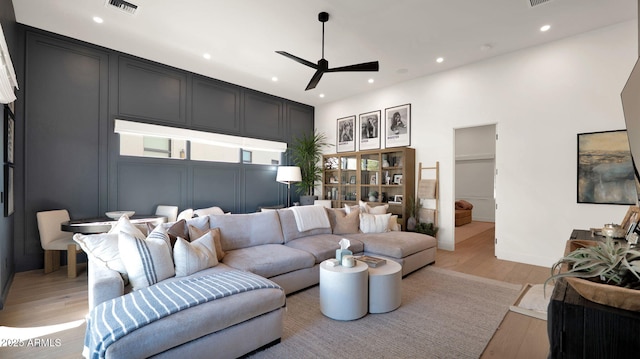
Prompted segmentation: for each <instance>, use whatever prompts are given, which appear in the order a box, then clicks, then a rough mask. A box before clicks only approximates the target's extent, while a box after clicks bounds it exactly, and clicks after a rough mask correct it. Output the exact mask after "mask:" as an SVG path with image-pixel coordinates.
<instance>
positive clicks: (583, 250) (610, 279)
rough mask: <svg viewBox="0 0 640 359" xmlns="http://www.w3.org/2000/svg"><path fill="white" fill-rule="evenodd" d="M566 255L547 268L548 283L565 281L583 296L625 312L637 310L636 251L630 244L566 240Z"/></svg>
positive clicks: (639, 277) (639, 263)
mask: <svg viewBox="0 0 640 359" xmlns="http://www.w3.org/2000/svg"><path fill="white" fill-rule="evenodd" d="M565 253H566V255H565V256H564V257H562V258H561V259H560V260H558V261H557V262H556V263H555V264H554V265H553V266H552V267H551V276H550V277H549V278H548V279H547V280H546V281H545V285H546V284H547V283H548V282H549V281H552V280H555V279H558V278H565V279H566V280H567V282H568V283H569V284H570V285H571V286H572V287H573V288H574V289H575V290H576V291H577V292H578V293H579V294H580V295H582V296H583V297H585V298H586V299H588V300H591V301H593V302H597V303H600V304H605V305H610V306H614V307H618V308H623V309H628V310H640V290H638V289H640V251H639V250H638V248H636V247H634V246H632V245H631V244H630V243H628V242H626V241H624V240H622V241H620V240H614V239H613V238H611V237H606V238H605V239H604V240H603V241H569V243H568V244H567V249H566V252H565Z"/></svg>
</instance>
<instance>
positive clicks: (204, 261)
mask: <svg viewBox="0 0 640 359" xmlns="http://www.w3.org/2000/svg"><path fill="white" fill-rule="evenodd" d="M173 260H174V262H175V265H176V277H184V276H188V275H190V274H193V273H195V272H198V271H201V270H203V269H207V268H210V267H213V266H215V265H217V264H218V258H217V256H216V246H215V242H214V240H213V235H212V233H211V231H207V232H206V233H205V234H204V235H203V236H202V237H200V238H198V239H196V240H195V241H192V242H191V243H189V242H187V241H185V240H184V239H182V238H178V240H177V241H176V244H175V247H174V248H173Z"/></svg>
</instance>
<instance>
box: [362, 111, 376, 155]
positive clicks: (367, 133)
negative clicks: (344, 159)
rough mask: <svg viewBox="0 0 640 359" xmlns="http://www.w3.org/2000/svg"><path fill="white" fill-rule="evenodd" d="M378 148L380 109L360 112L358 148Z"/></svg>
mask: <svg viewBox="0 0 640 359" xmlns="http://www.w3.org/2000/svg"><path fill="white" fill-rule="evenodd" d="M378 148H380V111H379V110H378V111H373V112H368V113H363V114H360V150H375V149H378Z"/></svg>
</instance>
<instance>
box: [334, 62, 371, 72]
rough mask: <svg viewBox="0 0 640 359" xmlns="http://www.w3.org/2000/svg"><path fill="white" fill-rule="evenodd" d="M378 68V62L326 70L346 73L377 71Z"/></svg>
mask: <svg viewBox="0 0 640 359" xmlns="http://www.w3.org/2000/svg"><path fill="white" fill-rule="evenodd" d="M379 68H380V66H379V64H378V61H372V62H364V63H361V64H356V65H349V66H342V67H335V68H332V69H328V70H327V72H346V71H378V70H379Z"/></svg>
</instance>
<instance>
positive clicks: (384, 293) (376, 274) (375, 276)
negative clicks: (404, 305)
mask: <svg viewBox="0 0 640 359" xmlns="http://www.w3.org/2000/svg"><path fill="white" fill-rule="evenodd" d="M401 302H402V266H401V265H400V264H398V263H397V262H394V261H392V260H390V259H387V262H386V263H385V264H383V265H381V266H378V267H375V268H373V267H370V268H369V313H386V312H390V311H392V310H395V309H397V308H398V307H399V306H400V303H401Z"/></svg>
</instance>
